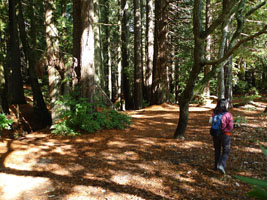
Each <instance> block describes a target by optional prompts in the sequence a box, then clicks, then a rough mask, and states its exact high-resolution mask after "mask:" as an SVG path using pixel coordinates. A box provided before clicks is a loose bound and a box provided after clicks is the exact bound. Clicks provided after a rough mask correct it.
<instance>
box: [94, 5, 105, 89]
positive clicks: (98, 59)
mask: <svg viewBox="0 0 267 200" xmlns="http://www.w3.org/2000/svg"><path fill="white" fill-rule="evenodd" d="M99 3H100V1H99V0H94V10H95V17H94V21H95V26H94V32H95V73H96V77H97V78H96V81H97V84H99V85H101V86H103V85H104V77H103V76H104V71H103V63H102V51H101V25H100V18H101V12H100V5H99Z"/></svg>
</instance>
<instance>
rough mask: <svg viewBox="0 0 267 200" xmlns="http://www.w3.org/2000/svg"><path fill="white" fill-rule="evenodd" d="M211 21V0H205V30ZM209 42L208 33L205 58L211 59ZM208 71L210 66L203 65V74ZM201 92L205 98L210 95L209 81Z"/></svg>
mask: <svg viewBox="0 0 267 200" xmlns="http://www.w3.org/2000/svg"><path fill="white" fill-rule="evenodd" d="M211 21H212V9H211V2H210V0H207V1H206V30H207V29H208V27H209V26H210V24H211ZM211 44H212V38H211V35H209V36H208V37H207V43H206V52H207V55H206V58H207V60H210V59H211ZM209 72H210V66H205V68H204V76H206V75H207V74H208V73H209ZM203 94H204V96H206V97H207V98H209V97H210V85H209V83H207V85H206V87H205V88H204V92H203Z"/></svg>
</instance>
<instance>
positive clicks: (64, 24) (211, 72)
mask: <svg viewBox="0 0 267 200" xmlns="http://www.w3.org/2000/svg"><path fill="white" fill-rule="evenodd" d="M266 2H267V1H266V0H259V1H255V0H236V1H231V0H223V1H218V0H204V1H201V0H45V1H38V0H2V1H1V2H0V40H1V46H0V94H1V99H0V112H4V113H6V114H7V113H9V107H10V105H20V104H25V103H26V102H28V100H27V95H26V92H25V86H30V88H31V89H30V91H31V92H32V96H33V108H34V113H35V114H37V115H38V116H39V117H40V120H41V121H42V124H43V125H44V126H50V125H52V124H55V123H56V122H57V120H58V118H59V116H58V113H59V112H58V110H59V109H72V108H71V107H63V108H62V107H60V106H59V104H58V103H57V102H58V101H61V100H62V97H65V96H68V95H71V96H72V97H73V98H74V99H76V100H79V99H87V101H88V103H90V104H99V103H101V104H104V105H107V106H113V105H112V104H115V105H116V106H117V108H118V109H121V110H123V109H141V108H143V107H145V106H148V105H153V104H162V103H164V102H167V103H175V104H179V106H180V117H179V123H178V125H177V129H176V131H175V133H174V137H175V138H179V137H184V135H185V131H186V127H187V123H188V118H189V104H190V103H191V102H192V101H195V100H196V98H195V97H196V96H198V97H201V98H203V99H205V98H209V96H210V95H215V96H217V97H218V98H227V99H228V100H229V102H230V103H231V102H232V99H233V96H235V95H240V94H242V95H244V94H248V95H257V94H260V93H264V92H265V93H266V90H267V54H266V53H267V52H266V51H267V50H266V42H267V40H266V33H267V24H266V19H267V12H266V10H267V5H266ZM63 99H64V98H63ZM198 99H199V98H198ZM111 102H112V103H111ZM94 109H96V107H94Z"/></svg>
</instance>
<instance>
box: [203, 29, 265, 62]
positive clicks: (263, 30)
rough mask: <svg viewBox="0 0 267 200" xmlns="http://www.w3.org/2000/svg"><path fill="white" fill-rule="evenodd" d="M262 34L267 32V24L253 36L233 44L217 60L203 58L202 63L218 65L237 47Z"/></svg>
mask: <svg viewBox="0 0 267 200" xmlns="http://www.w3.org/2000/svg"><path fill="white" fill-rule="evenodd" d="M262 34H267V25H265V26H264V27H263V29H262V30H261V31H259V32H257V33H255V34H253V35H251V36H248V37H246V38H244V39H242V40H240V41H239V42H237V43H236V44H235V46H233V47H232V48H230V49H229V50H228V51H227V52H226V53H225V54H224V56H223V57H222V58H220V59H217V60H203V63H202V64H203V65H217V64H219V63H221V62H223V61H224V60H226V59H227V58H228V57H229V56H231V55H232V54H233V53H234V51H235V50H236V49H237V48H239V47H240V46H241V45H242V44H243V43H245V42H248V41H250V40H252V39H254V38H255V37H258V36H259V35H262Z"/></svg>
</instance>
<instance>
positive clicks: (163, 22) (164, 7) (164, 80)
mask: <svg viewBox="0 0 267 200" xmlns="http://www.w3.org/2000/svg"><path fill="white" fill-rule="evenodd" d="M154 38H155V41H154V60H153V61H154V63H153V82H152V100H151V103H152V104H162V103H163V102H166V101H168V98H169V88H168V75H167V68H168V2H167V1H166V0H158V1H156V2H155V34H154Z"/></svg>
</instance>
